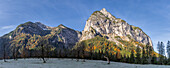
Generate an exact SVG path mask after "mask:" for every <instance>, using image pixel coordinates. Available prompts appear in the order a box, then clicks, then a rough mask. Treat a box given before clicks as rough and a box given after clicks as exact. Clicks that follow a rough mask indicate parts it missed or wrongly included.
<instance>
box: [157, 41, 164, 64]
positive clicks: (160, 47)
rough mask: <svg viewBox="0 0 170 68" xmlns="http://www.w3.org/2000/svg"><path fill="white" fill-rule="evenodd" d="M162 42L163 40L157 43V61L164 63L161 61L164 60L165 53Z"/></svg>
mask: <svg viewBox="0 0 170 68" xmlns="http://www.w3.org/2000/svg"><path fill="white" fill-rule="evenodd" d="M164 47H165V46H164V44H163V42H161V43H160V42H158V45H157V48H158V49H157V50H158V52H159V63H160V64H164V63H163V62H164V55H165V49H164Z"/></svg>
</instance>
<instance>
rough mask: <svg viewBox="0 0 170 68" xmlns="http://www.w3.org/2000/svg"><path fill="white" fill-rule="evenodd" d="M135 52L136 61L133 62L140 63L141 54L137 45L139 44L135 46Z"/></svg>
mask: <svg viewBox="0 0 170 68" xmlns="http://www.w3.org/2000/svg"><path fill="white" fill-rule="evenodd" d="M136 52H137V54H136V62H135V63H137V64H140V63H141V58H140V56H141V50H140V47H139V46H137V48H136Z"/></svg>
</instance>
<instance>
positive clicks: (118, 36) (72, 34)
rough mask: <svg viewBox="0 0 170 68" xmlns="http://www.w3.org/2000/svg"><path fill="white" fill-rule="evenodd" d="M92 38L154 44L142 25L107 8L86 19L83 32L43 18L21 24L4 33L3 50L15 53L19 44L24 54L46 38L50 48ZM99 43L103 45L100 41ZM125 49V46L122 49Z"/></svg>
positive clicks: (0, 41) (121, 42) (37, 46)
mask: <svg viewBox="0 0 170 68" xmlns="http://www.w3.org/2000/svg"><path fill="white" fill-rule="evenodd" d="M99 38H101V39H100V40H99V41H95V40H98V39H99ZM90 39H93V42H92V41H89V42H91V43H95V42H96V43H98V42H101V41H103V40H105V41H107V42H115V44H116V45H117V46H119V45H120V46H121V45H122V46H128V45H130V44H133V45H134V46H138V45H140V46H145V45H150V46H152V41H151V39H150V37H149V36H148V35H147V34H145V33H144V32H143V31H142V29H140V28H139V27H135V26H132V25H129V24H128V23H127V22H126V21H124V20H122V19H120V18H116V17H115V16H113V15H112V14H111V13H109V12H107V10H106V9H105V8H103V9H102V10H100V11H95V12H94V13H92V15H91V16H90V17H89V18H88V20H87V21H86V25H85V27H84V30H83V31H82V32H80V31H76V30H73V29H71V28H68V27H66V26H64V25H62V24H61V25H59V26H58V27H50V26H46V25H44V24H42V23H40V22H35V23H33V22H26V23H24V24H21V25H19V26H18V27H17V28H16V29H15V30H13V31H11V32H10V33H8V34H5V35H4V36H2V37H0V44H1V48H0V50H1V52H2V50H4V49H6V50H8V53H7V54H8V55H9V56H12V54H11V53H10V51H12V50H14V47H15V48H17V51H18V52H19V53H20V54H22V53H23V51H24V53H25V52H29V51H30V50H33V49H35V50H38V49H39V46H40V44H41V43H44V42H42V40H47V41H46V42H45V43H48V44H47V45H50V48H51V49H50V50H53V51H56V50H58V48H59V49H72V48H74V47H75V45H77V44H78V43H80V42H82V41H86V40H90ZM89 42H87V43H89ZM113 44H114V43H113ZM4 45H5V47H4ZM94 45H96V44H94ZM109 45H110V44H109ZM96 46H97V47H99V46H98V45H96ZM101 46H104V45H103V43H101ZM76 47H77V46H76ZM94 48H95V47H94ZM121 49H123V48H120V49H119V50H121ZM87 51H88V50H87ZM0 56H1V57H2V53H0Z"/></svg>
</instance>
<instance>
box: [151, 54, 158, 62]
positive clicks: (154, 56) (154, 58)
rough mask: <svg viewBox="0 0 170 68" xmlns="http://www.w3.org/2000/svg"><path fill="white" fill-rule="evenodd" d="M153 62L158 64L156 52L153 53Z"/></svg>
mask: <svg viewBox="0 0 170 68" xmlns="http://www.w3.org/2000/svg"><path fill="white" fill-rule="evenodd" d="M151 63H152V64H156V63H157V59H156V55H155V54H153V57H152V60H151Z"/></svg>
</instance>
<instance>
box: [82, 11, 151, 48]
mask: <svg viewBox="0 0 170 68" xmlns="http://www.w3.org/2000/svg"><path fill="white" fill-rule="evenodd" d="M96 35H100V36H106V37H107V39H108V40H110V41H114V42H116V43H117V44H119V42H118V41H117V40H116V39H115V37H116V36H119V37H120V38H121V39H123V40H126V41H130V40H135V41H137V42H139V43H142V44H144V45H151V46H152V41H151V39H150V37H149V36H148V35H146V34H145V33H144V32H143V31H142V30H141V29H140V28H139V27H135V26H132V25H129V24H128V23H127V22H126V21H124V20H122V19H119V18H115V17H114V16H113V15H111V14H110V13H109V12H107V11H106V9H105V8H103V9H102V10H100V11H95V12H94V13H93V14H92V15H91V16H90V18H89V19H88V20H87V21H86V25H85V28H84V30H83V31H82V37H81V39H80V41H82V40H87V39H91V38H94V37H95V36H96Z"/></svg>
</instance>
